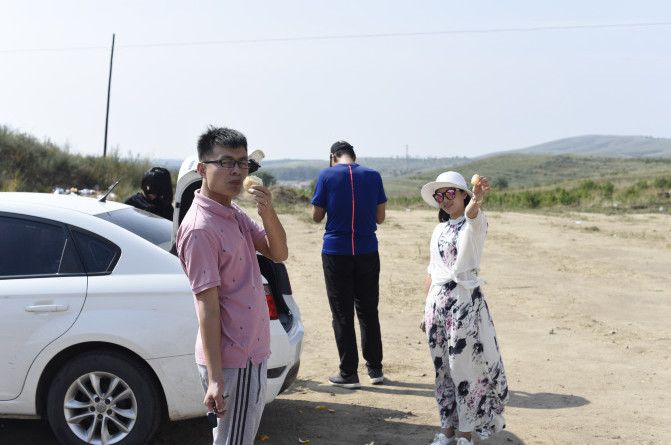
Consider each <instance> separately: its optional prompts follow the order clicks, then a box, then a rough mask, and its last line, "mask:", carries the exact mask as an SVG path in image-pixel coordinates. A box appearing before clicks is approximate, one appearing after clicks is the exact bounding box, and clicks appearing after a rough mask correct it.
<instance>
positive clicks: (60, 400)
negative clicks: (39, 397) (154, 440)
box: [46, 351, 161, 445]
mask: <svg viewBox="0 0 671 445" xmlns="http://www.w3.org/2000/svg"><path fill="white" fill-rule="evenodd" d="M160 400H161V399H160V395H159V392H158V390H157V388H156V384H155V383H154V380H153V379H152V377H151V375H150V374H149V373H148V372H147V371H146V370H145V369H144V368H143V367H142V366H141V365H140V364H139V363H137V362H136V360H135V359H133V358H131V357H128V356H125V355H123V354H120V353H117V352H112V351H110V352H88V353H85V354H81V355H78V356H76V357H75V358H73V359H71V360H68V362H67V363H66V365H65V366H64V367H63V368H62V369H61V370H60V371H59V372H58V373H57V374H56V376H55V378H54V380H53V381H52V382H51V385H50V388H49V392H48V395H47V406H46V413H47V418H48V420H49V425H50V426H51V429H52V430H53V432H54V434H55V436H56V438H57V439H58V441H59V442H61V443H63V444H67V445H82V444H91V445H111V444H118V445H133V444H144V443H147V442H148V441H149V439H150V437H151V436H152V435H153V434H154V432H155V431H156V428H157V427H158V425H159V423H160V420H161V401H160Z"/></svg>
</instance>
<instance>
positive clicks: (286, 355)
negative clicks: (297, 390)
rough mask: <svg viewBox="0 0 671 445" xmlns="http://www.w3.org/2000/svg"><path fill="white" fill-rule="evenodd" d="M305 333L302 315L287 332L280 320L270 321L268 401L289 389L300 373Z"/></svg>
mask: <svg viewBox="0 0 671 445" xmlns="http://www.w3.org/2000/svg"><path fill="white" fill-rule="evenodd" d="M304 334H305V331H304V328H303V323H302V322H301V320H300V317H296V318H295V319H294V325H293V326H292V327H291V329H290V330H289V332H286V331H285V330H284V328H283V327H282V325H281V324H280V323H279V321H277V322H276V321H271V322H270V343H271V345H270V350H271V351H272V354H271V355H270V358H269V359H268V384H267V385H268V386H267V390H266V403H269V402H271V401H273V400H274V399H275V397H277V396H278V394H280V393H281V392H282V391H284V390H285V389H287V388H288V387H289V386H290V385H291V384H292V383H293V382H294V381H295V380H296V375H297V374H298V367H299V364H300V360H301V351H302V348H303V336H304Z"/></svg>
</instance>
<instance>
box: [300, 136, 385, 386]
mask: <svg viewBox="0 0 671 445" xmlns="http://www.w3.org/2000/svg"><path fill="white" fill-rule="evenodd" d="M386 202H387V197H386V196H385V194H384V188H383V186H382V178H381V177H380V174H379V173H378V172H377V171H375V170H373V169H370V168H367V167H364V166H362V165H359V164H357V163H356V154H355V153H354V147H352V146H351V145H350V144H349V143H347V142H345V141H338V142H336V143H335V144H333V145H332V146H331V158H330V167H329V168H327V169H324V170H322V171H321V172H320V173H319V177H318V178H317V183H316V185H315V193H314V196H313V197H312V205H313V206H314V207H313V211H312V219H314V220H315V222H321V221H322V220H323V219H324V216H326V215H327V214H328V219H327V221H326V233H324V244H323V247H322V266H323V268H324V279H325V281H326V293H327V294H328V299H329V305H330V307H331V314H332V316H333V331H334V333H335V338H336V344H337V345H338V354H339V355H340V370H339V372H337V373H336V374H335V375H333V376H331V377H329V382H330V383H331V384H332V385H335V386H341V387H344V388H359V387H360V386H361V384H360V383H359V375H358V372H357V369H358V366H359V352H358V350H357V345H356V334H355V332H354V309H356V313H357V317H358V318H359V327H360V328H361V347H362V349H363V357H364V359H365V360H366V367H367V368H368V376H369V377H370V380H371V382H372V383H373V384H381V383H383V382H384V375H383V374H382V338H381V335H380V320H379V318H378V311H377V305H378V301H379V277H380V257H379V255H378V249H377V237H376V236H375V230H377V224H382V222H383V221H384V217H385V203H386Z"/></svg>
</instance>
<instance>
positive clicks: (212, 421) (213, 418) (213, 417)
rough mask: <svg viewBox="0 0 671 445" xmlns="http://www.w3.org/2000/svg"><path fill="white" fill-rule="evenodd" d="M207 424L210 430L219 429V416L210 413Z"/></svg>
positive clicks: (212, 412)
mask: <svg viewBox="0 0 671 445" xmlns="http://www.w3.org/2000/svg"><path fill="white" fill-rule="evenodd" d="M207 424H208V425H210V428H216V427H217V415H216V414H215V413H214V411H208V413H207Z"/></svg>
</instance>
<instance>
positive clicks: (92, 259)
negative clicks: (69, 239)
mask: <svg viewBox="0 0 671 445" xmlns="http://www.w3.org/2000/svg"><path fill="white" fill-rule="evenodd" d="M72 236H73V237H74V239H75V242H76V243H77V250H78V251H79V255H80V256H81V259H82V261H83V263H84V268H85V269H86V273H89V274H98V273H108V272H111V271H112V269H114V266H115V264H116V262H117V260H118V259H119V256H120V254H121V249H119V247H118V246H117V245H116V244H114V243H112V242H110V241H108V240H106V239H104V238H101V237H99V236H97V235H94V234H92V233H89V232H84V231H83V230H80V229H76V228H74V227H73V228H72Z"/></svg>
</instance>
